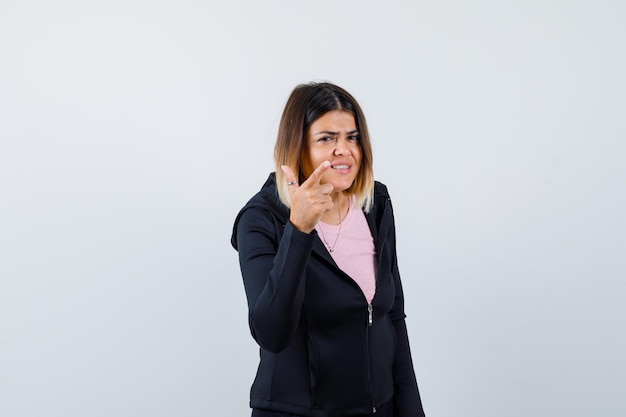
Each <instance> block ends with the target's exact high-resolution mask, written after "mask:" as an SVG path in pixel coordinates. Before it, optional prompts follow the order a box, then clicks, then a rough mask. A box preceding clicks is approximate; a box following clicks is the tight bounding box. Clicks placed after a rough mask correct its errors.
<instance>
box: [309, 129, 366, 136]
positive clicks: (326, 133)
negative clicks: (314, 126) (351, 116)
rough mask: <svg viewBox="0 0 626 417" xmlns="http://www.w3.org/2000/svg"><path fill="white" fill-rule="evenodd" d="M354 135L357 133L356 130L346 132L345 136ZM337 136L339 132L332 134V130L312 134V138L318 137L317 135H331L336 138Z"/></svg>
mask: <svg viewBox="0 0 626 417" xmlns="http://www.w3.org/2000/svg"><path fill="white" fill-rule="evenodd" d="M355 133H357V134H358V133H359V130H358V129H354V130H351V131H349V132H346V134H348V135H354V134H355ZM338 134H339V132H334V131H332V130H322V131H321V132H317V133H313V136H318V135H331V136H337V135H338Z"/></svg>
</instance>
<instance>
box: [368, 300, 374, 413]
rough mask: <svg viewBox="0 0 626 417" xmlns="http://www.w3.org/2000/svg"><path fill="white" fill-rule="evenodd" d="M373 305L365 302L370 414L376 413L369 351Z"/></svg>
mask: <svg viewBox="0 0 626 417" xmlns="http://www.w3.org/2000/svg"><path fill="white" fill-rule="evenodd" d="M373 312H374V307H372V304H371V303H367V327H366V331H365V333H366V335H365V337H366V346H367V382H368V384H369V387H370V395H371V396H372V414H374V413H376V403H375V402H374V388H373V387H372V365H371V364H372V358H371V356H370V355H371V353H370V327H372V325H373V324H374V313H373Z"/></svg>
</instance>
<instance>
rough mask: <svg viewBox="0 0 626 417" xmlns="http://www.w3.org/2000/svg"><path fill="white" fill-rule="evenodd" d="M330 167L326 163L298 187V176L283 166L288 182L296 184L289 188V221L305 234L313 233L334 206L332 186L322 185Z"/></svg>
mask: <svg viewBox="0 0 626 417" xmlns="http://www.w3.org/2000/svg"><path fill="white" fill-rule="evenodd" d="M329 167H330V162H328V161H324V162H322V164H321V165H320V166H318V167H317V169H316V170H315V171H313V173H312V174H311V176H310V177H309V178H307V180H306V181H304V182H303V183H302V184H300V185H298V182H297V179H296V176H295V175H294V173H293V171H292V170H291V168H289V167H288V166H286V165H283V166H282V167H281V169H282V170H283V172H284V173H285V176H286V177H287V181H289V182H294V184H293V185H290V186H289V194H290V196H291V215H290V216H289V221H290V222H291V224H293V225H294V226H295V228H296V229H298V230H300V231H301V232H304V233H311V231H312V230H313V229H314V228H315V225H317V222H319V220H320V218H321V217H322V215H323V214H324V213H326V212H327V211H328V210H331V209H332V208H333V206H334V204H333V199H332V197H331V194H332V193H333V191H334V187H333V186H332V184H320V181H321V179H322V175H324V172H326V170H327V169H328V168H329Z"/></svg>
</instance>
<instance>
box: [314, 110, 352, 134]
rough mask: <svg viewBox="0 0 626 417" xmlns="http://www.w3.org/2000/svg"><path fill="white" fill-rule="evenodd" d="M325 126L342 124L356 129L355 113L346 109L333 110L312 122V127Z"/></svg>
mask: <svg viewBox="0 0 626 417" xmlns="http://www.w3.org/2000/svg"><path fill="white" fill-rule="evenodd" d="M324 126H342V127H350V128H351V129H354V128H355V126H356V121H355V120H354V115H353V114H352V113H350V112H349V111H345V110H332V111H329V112H327V113H324V114H323V115H322V116H321V117H320V118H318V119H317V120H315V121H314V122H313V123H312V124H311V129H314V128H315V129H319V128H322V127H324Z"/></svg>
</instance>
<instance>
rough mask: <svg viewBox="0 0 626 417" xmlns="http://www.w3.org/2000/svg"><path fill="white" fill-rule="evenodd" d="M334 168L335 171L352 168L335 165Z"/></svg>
mask: <svg viewBox="0 0 626 417" xmlns="http://www.w3.org/2000/svg"><path fill="white" fill-rule="evenodd" d="M332 168H334V169H348V168H350V166H349V165H333V166H332Z"/></svg>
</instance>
